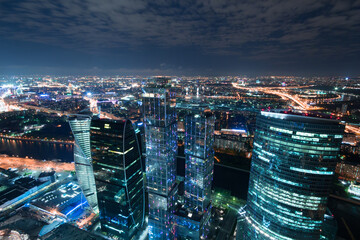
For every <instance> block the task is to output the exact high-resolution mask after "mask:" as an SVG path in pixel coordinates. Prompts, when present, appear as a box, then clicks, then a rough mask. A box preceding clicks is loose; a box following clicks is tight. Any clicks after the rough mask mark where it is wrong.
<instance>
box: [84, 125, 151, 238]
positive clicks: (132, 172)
mask: <svg viewBox="0 0 360 240" xmlns="http://www.w3.org/2000/svg"><path fill="white" fill-rule="evenodd" d="M91 151H92V156H93V166H94V174H95V181H96V189H97V196H98V202H99V210H100V223H101V228H102V230H103V231H104V232H106V233H107V234H108V235H109V236H112V235H114V236H117V237H120V239H134V236H135V234H136V233H137V230H138V229H139V228H140V227H141V226H142V225H143V223H144V214H145V191H144V179H143V173H142V166H141V153H140V148H139V143H138V140H137V137H136V135H135V131H134V128H133V125H132V123H131V121H130V120H106V119H96V120H93V121H92V123H91Z"/></svg>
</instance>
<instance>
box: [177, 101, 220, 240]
mask: <svg viewBox="0 0 360 240" xmlns="http://www.w3.org/2000/svg"><path fill="white" fill-rule="evenodd" d="M204 109H205V108H203V107H201V106H200V105H197V106H196V108H194V109H192V110H191V111H190V114H188V115H187V116H186V117H185V181H184V186H185V196H184V200H185V201H184V202H185V204H184V206H181V207H180V206H178V207H177V210H176V213H175V215H176V221H175V222H176V235H177V237H178V239H205V238H206V237H207V235H208V232H209V230H210V226H209V220H210V216H211V201H210V195H211V184H212V178H213V172H214V124H215V117H214V116H213V115H212V114H211V112H210V110H204Z"/></svg>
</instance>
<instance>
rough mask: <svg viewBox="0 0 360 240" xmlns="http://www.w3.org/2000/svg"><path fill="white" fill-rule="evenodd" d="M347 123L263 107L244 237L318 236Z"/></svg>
mask: <svg viewBox="0 0 360 240" xmlns="http://www.w3.org/2000/svg"><path fill="white" fill-rule="evenodd" d="M343 132H344V126H343V125H340V124H339V122H338V121H335V120H331V119H323V118H315V117H306V116H302V115H295V114H284V113H275V112H261V114H260V115H259V116H258V117H257V122H256V130H255V138H254V149H253V156H252V163H251V172H250V180H249V191H248V198H247V210H246V211H247V212H246V216H245V218H246V224H245V231H244V232H245V239H284V240H285V239H286V240H288V239H319V238H320V233H321V231H322V225H323V222H324V214H325V211H326V203H327V199H328V195H329V191H330V188H331V182H332V178H333V175H334V171H335V166H336V162H337V158H338V154H339V150H340V145H341V141H342V137H343Z"/></svg>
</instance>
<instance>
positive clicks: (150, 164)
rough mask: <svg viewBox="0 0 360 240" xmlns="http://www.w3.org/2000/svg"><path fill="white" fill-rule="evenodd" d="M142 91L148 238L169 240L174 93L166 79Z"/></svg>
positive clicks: (173, 169) (173, 190) (172, 198)
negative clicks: (147, 196)
mask: <svg viewBox="0 0 360 240" xmlns="http://www.w3.org/2000/svg"><path fill="white" fill-rule="evenodd" d="M143 91H144V93H143V95H142V104H143V111H144V124H145V139H146V164H145V165H146V179H147V189H148V193H149V223H148V225H149V237H150V239H172V238H173V223H172V220H173V213H174V211H175V200H176V193H177V188H176V184H175V177H176V154H177V133H176V131H177V127H176V111H175V105H176V99H175V92H174V91H173V90H172V88H171V85H170V82H169V79H166V78H161V79H155V80H154V81H153V82H152V83H149V84H148V85H147V86H146V87H145V88H144V89H143Z"/></svg>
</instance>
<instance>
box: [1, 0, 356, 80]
mask: <svg viewBox="0 0 360 240" xmlns="http://www.w3.org/2000/svg"><path fill="white" fill-rule="evenodd" d="M0 74H89V75H90V74H103V75H106V74H121V75H135V74H138V75H158V74H163V75H209V76H212V75H238V74H239V75H249V76H251V75H262V74H271V75H272V74H279V75H285V74H292V75H341V76H356V75H358V74H360V0H357V1H355V0H354V1H350V0H339V1H332V0H325V1H323V0H267V1H266V0H249V1H241V0H234V1H225V0H212V1H200V0H199V1H195V0H193V1H188V0H179V1H165V0H152V1H141V0H140V1H138V0H52V1H50V0H31V1H30V0H27V1H17V0H0Z"/></svg>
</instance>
